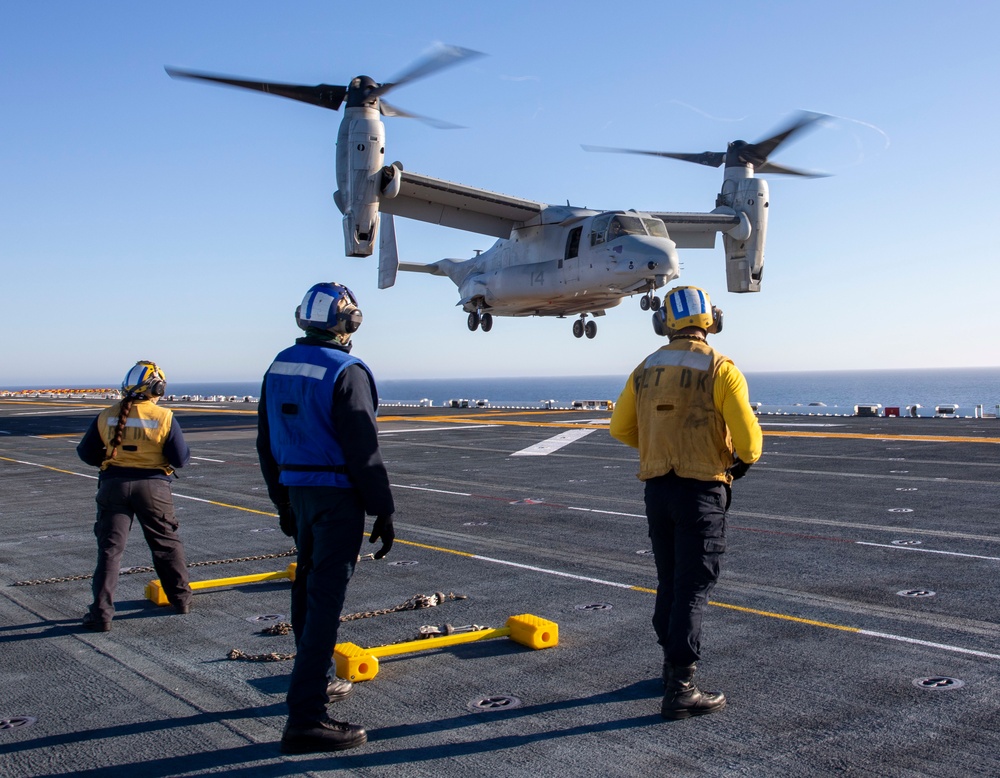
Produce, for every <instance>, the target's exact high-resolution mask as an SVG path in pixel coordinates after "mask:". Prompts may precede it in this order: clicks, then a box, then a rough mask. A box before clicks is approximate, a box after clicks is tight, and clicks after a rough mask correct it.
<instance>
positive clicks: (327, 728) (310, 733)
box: [281, 717, 368, 754]
mask: <svg viewBox="0 0 1000 778" xmlns="http://www.w3.org/2000/svg"><path fill="white" fill-rule="evenodd" d="M367 740H368V733H366V732H365V730H364V727H360V726H358V725H357V724H348V723H347V722H346V721H336V720H334V719H331V718H327V717H324V718H323V719H321V720H320V721H313V722H310V723H305V724H298V725H296V724H293V723H292V722H290V721H289V722H288V723H287V724H286V725H285V731H284V733H282V735H281V753H283V754H315V753H322V752H324V751H344V750H345V749H348V748H355V747H357V746H360V745H362V744H363V743H364V742H365V741H367Z"/></svg>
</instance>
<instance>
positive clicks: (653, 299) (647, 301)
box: [639, 292, 660, 311]
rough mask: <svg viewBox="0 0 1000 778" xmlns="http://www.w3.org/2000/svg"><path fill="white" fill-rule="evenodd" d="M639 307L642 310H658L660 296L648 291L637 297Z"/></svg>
mask: <svg viewBox="0 0 1000 778" xmlns="http://www.w3.org/2000/svg"><path fill="white" fill-rule="evenodd" d="M639 307H640V308H642V310H644V311H649V310H653V311H658V310H660V298H659V297H657V296H656V295H655V294H653V293H652V292H648V293H647V294H644V295H643V296H642V297H640V298H639Z"/></svg>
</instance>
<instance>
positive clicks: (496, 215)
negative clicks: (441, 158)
mask: <svg viewBox="0 0 1000 778" xmlns="http://www.w3.org/2000/svg"><path fill="white" fill-rule="evenodd" d="M400 174H401V176H402V181H401V183H400V187H399V194H397V195H396V196H395V197H393V198H383V199H382V200H381V202H380V203H379V209H380V210H381V211H383V212H384V213H390V214H392V215H393V216H403V217H405V218H407V219H417V220H418V221H422V222H430V223H431V224H441V225H443V226H445V227H454V228H455V229H459V230H467V231H468V232H477V233H479V234H481V235H492V236H494V237H497V238H509V237H510V233H511V230H513V229H514V227H517V226H519V225H521V224H523V223H524V222H526V221H529V220H531V219H533V218H535V217H537V216H539V215H540V214H541V213H542V211H544V210H545V209H546V208H547V207H548V206H546V205H545V203H538V202H535V201H533V200H524V199H522V198H520V197H511V196H510V195H505V194H499V193H497V192H490V191H489V190H486V189H476V188H475V187H472V186H465V185H464V184H454V183H452V182H450V181H442V180H441V179H439V178H431V177H430V176H423V175H420V174H419V173H411V172H410V171H408V170H402V171H400Z"/></svg>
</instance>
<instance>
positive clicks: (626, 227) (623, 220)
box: [590, 213, 667, 246]
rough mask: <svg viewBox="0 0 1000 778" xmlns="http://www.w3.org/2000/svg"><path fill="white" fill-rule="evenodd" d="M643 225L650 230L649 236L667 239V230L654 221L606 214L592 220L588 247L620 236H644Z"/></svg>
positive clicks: (619, 214) (661, 224)
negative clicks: (654, 230)
mask: <svg viewBox="0 0 1000 778" xmlns="http://www.w3.org/2000/svg"><path fill="white" fill-rule="evenodd" d="M654 222H655V226H654ZM644 224H645V225H646V226H648V227H650V228H651V229H650V233H649V234H651V235H658V236H661V237H664V238H665V237H667V230H666V228H665V227H664V226H663V223H662V222H658V221H656V220H655V219H640V218H639V217H638V216H627V215H625V214H622V213H618V214H612V213H608V214H603V215H601V216H598V217H596V218H595V219H594V221H593V223H592V225H591V228H590V245H591V246H596V245H598V244H599V243H604V241H606V240H614V239H615V238H620V237H621V236H622V235H645V234H646V228H645V227H644V226H643V225H644ZM653 229H656V230H657V232H655V233H654V232H652V230H653Z"/></svg>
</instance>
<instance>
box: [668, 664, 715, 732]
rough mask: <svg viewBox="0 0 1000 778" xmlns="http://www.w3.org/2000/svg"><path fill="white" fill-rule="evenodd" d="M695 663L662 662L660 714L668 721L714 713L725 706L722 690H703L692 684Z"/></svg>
mask: <svg viewBox="0 0 1000 778" xmlns="http://www.w3.org/2000/svg"><path fill="white" fill-rule="evenodd" d="M696 667H697V665H670V664H664V666H663V670H664V679H663V680H664V686H665V690H666V693H665V694H664V695H663V705H661V706H660V715H661V716H663V718H665V719H668V720H670V721H675V720H677V719H686V718H689V717H691V716H703V715H705V714H706V713H715V712H716V711H719V710H722V709H723V708H725V707H726V695H724V694H723V693H722V692H703V691H701V689H699V688H698V687H697V686H695V685H694V682H693V680H692V679H693V678H694V671H695V668H696Z"/></svg>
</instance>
